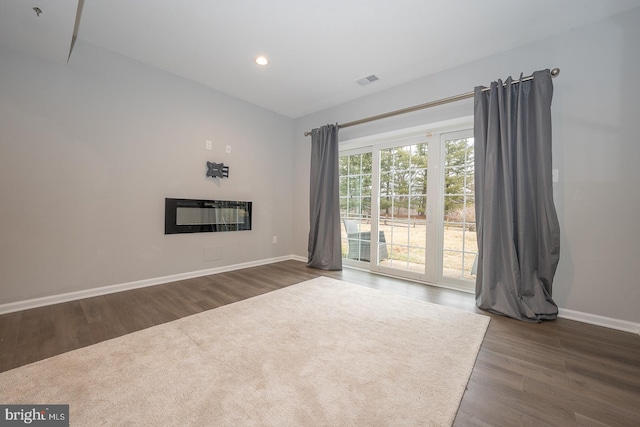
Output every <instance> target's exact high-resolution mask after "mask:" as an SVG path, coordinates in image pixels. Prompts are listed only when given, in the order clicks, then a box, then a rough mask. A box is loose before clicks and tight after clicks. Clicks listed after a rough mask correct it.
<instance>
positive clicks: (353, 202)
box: [340, 152, 372, 262]
mask: <svg viewBox="0 0 640 427" xmlns="http://www.w3.org/2000/svg"><path fill="white" fill-rule="evenodd" d="M371 162H372V155H371V152H369V153H359V154H350V155H342V156H341V157H340V219H341V220H342V231H341V241H342V257H343V258H344V259H346V260H352V261H358V262H369V261H370V260H371V173H372V170H371Z"/></svg>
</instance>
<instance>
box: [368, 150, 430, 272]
mask: <svg viewBox="0 0 640 427" xmlns="http://www.w3.org/2000/svg"><path fill="white" fill-rule="evenodd" d="M379 177H380V186H379V188H380V196H379V198H378V206H379V212H378V215H379V216H378V233H379V241H380V244H379V247H378V251H379V257H378V265H379V266H380V267H386V268H392V269H398V270H404V271H408V272H413V273H418V274H421V275H423V274H424V272H425V260H426V241H427V226H426V210H427V144H426V143H420V144H412V145H406V146H403V147H392V148H386V149H381V150H380V174H379Z"/></svg>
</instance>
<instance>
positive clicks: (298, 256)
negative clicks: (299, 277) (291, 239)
mask: <svg viewBox="0 0 640 427" xmlns="http://www.w3.org/2000/svg"><path fill="white" fill-rule="evenodd" d="M289 259H292V260H294V261H300V262H307V261H309V260H308V259H307V258H305V257H303V256H300V255H291V258H289Z"/></svg>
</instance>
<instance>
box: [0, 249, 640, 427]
mask: <svg viewBox="0 0 640 427" xmlns="http://www.w3.org/2000/svg"><path fill="white" fill-rule="evenodd" d="M320 275H324V276H330V277H334V278H338V279H343V280H347V281H350V282H353V283H359V284H362V285H365V286H369V287H373V288H378V289H384V290H387V291H390V292H394V293H398V294H402V295H405V296H408V297H411V298H416V299H420V300H425V301H430V302H434V303H437V304H442V305H445V306H449V307H454V308H458V309H461V310H466V311H472V312H478V313H482V314H485V315H489V314H488V313H484V312H481V311H480V310H478V309H477V308H475V304H474V298H473V296H472V295H470V294H464V293H460V292H456V291H452V290H447V289H442V288H436V287H431V286H425V285H420V284H416V283H411V282H407V281H402V280H397V279H393V278H388V277H382V276H377V275H372V274H370V273H367V272H362V271H357V270H344V271H342V272H324V271H320V270H314V269H309V268H307V267H305V265H304V263H301V262H298V261H285V262H280V263H276V264H270V265H266V266H261V267H254V268H248V269H244V270H239V271H234V272H228V273H221V274H217V275H212V276H206V277H200V278H196V279H191V280H185V281H180V282H175V283H171V284H166V285H158V286H153V287H148V288H143V289H137V290H132V291H126V292H121V293H117V294H111V295H105V296H100V297H95V298H88V299H84V300H80V301H73V302H68V303H64V304H57V305H53V306H49V307H43V308H36V309H31V310H25V311H22V312H16V313H11V314H6V315H2V316H0V372H2V371H6V370H9V369H12V368H15V367H18V366H22V365H25V364H28V363H31V362H34V361H37V360H41V359H44V358H47V357H50V356H53V355H56V354H60V353H64V352H66V351H70V350H73V349H76V348H80V347H84V346H88V345H91V344H95V343H97V342H100V341H104V340H107V339H110V338H114V337H117V336H120V335H124V334H128V333H131V332H134V331H138V330H140V329H144V328H148V327H150V326H154V325H157V324H160V323H164V322H169V321H172V320H175V319H178V318H180V317H184V316H188V315H191V314H195V313H199V312H201V311H204V310H209V309H214V308H216V307H219V306H222V305H225V304H229V303H231V302H235V301H239V300H242V299H245V298H249V297H252V296H255V295H259V294H262V293H265V292H269V291H272V290H275V289H278V288H281V287H284V286H289V285H293V284H296V283H299V282H302V281H305V280H308V279H312V278H314V277H317V276H320ZM490 317H491V324H490V326H489V329H488V331H487V334H486V337H485V339H484V343H483V344H482V348H481V350H480V353H479V355H478V360H477V362H476V365H475V368H474V370H473V374H472V376H471V379H470V381H469V385H468V389H467V391H466V392H465V395H464V398H463V399H462V404H461V406H460V409H459V411H458V415H457V418H456V421H455V424H454V425H456V426H530V425H531V426H544V425H551V426H605V425H609V426H640V336H638V335H634V334H631V333H625V332H619V331H615V330H612V329H607V328H602V327H597V326H592V325H587V324H584V323H579V322H574V321H571V320H566V319H557V320H555V321H552V322H545V323H542V324H532V323H525V322H520V321H516V320H511V319H507V318H503V317H500V316H494V315H491V316H490Z"/></svg>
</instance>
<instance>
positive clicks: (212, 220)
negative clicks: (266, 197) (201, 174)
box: [164, 199, 252, 234]
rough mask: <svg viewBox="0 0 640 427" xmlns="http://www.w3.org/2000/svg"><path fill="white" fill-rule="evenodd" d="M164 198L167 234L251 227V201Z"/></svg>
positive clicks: (248, 228) (165, 229) (249, 228)
mask: <svg viewBox="0 0 640 427" xmlns="http://www.w3.org/2000/svg"><path fill="white" fill-rule="evenodd" d="M164 200H165V204H164V206H165V211H164V218H165V222H164V234H177V233H207V232H217V231H239V230H251V204H252V203H251V202H240V201H228V200H195V199H164Z"/></svg>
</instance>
